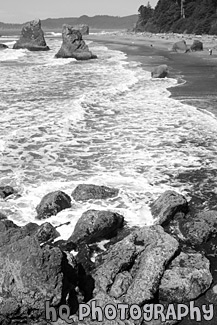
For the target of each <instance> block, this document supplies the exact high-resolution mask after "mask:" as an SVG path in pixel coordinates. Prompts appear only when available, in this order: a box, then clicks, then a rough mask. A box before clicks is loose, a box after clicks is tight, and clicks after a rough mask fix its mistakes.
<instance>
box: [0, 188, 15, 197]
mask: <svg viewBox="0 0 217 325" xmlns="http://www.w3.org/2000/svg"><path fill="white" fill-rule="evenodd" d="M14 193H15V190H14V189H13V187H11V186H0V197H1V198H2V199H5V198H6V197H8V196H9V195H11V194H14Z"/></svg>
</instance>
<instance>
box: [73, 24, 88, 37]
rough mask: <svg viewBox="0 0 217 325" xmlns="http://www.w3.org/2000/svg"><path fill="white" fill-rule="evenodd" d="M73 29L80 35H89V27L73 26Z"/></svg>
mask: <svg viewBox="0 0 217 325" xmlns="http://www.w3.org/2000/svg"><path fill="white" fill-rule="evenodd" d="M73 28H74V29H76V30H79V32H81V35H89V26H88V25H85V24H81V25H75V26H73Z"/></svg>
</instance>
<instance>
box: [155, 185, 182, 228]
mask: <svg viewBox="0 0 217 325" xmlns="http://www.w3.org/2000/svg"><path fill="white" fill-rule="evenodd" d="M177 212H184V213H187V212H188V202H187V200H186V199H185V197H184V196H183V195H181V194H178V193H176V192H175V191H166V192H164V193H163V194H162V195H160V196H159V198H158V199H157V200H156V201H154V203H153V204H152V205H151V213H152V215H153V217H154V219H156V220H155V223H156V224H160V225H165V224H166V223H168V222H169V221H170V220H171V219H172V218H173V217H174V215H175V214H176V213H177Z"/></svg>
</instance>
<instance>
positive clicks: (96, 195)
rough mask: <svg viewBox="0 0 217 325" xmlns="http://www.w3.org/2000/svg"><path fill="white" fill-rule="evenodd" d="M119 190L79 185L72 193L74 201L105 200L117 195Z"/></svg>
mask: <svg viewBox="0 0 217 325" xmlns="http://www.w3.org/2000/svg"><path fill="white" fill-rule="evenodd" d="M118 192H119V190H118V189H116V188H111V187H107V186H99V185H93V184H79V185H78V186H77V187H76V188H75V189H74V191H73V192H72V197H73V199H74V200H75V201H88V200H105V199H108V198H113V197H115V196H117V195H118Z"/></svg>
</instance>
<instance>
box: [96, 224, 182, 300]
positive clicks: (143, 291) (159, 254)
mask: <svg viewBox="0 0 217 325" xmlns="http://www.w3.org/2000/svg"><path fill="white" fill-rule="evenodd" d="M178 247H179V244H178V242H177V241H176V240H175V239H174V238H173V237H172V236H170V235H168V234H167V233H165V232H164V230H163V228H162V227H161V226H152V227H143V228H141V229H139V230H137V231H135V232H133V233H132V234H131V235H129V236H127V237H126V238H124V239H123V240H122V241H120V242H118V243H116V244H115V245H113V246H112V247H111V249H110V250H109V252H108V254H107V255H106V256H105V258H104V259H103V263H102V264H101V265H100V266H99V267H97V269H96V272H95V273H94V274H93V277H94V279H95V292H101V291H103V292H106V293H107V294H109V295H113V296H114V293H115V295H116V297H117V295H118V296H119V297H118V298H119V299H120V300H123V301H124V302H126V303H129V304H139V305H141V304H143V303H144V302H146V301H148V300H151V299H153V297H154V295H155V293H156V292H157V290H158V286H159V283H160V279H161V277H162V275H163V273H164V270H165V267H166V265H167V263H168V262H169V261H170V259H171V258H172V257H173V256H174V254H175V253H176V251H177V249H178ZM126 272H127V273H126ZM118 283H119V284H120V287H118Z"/></svg>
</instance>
